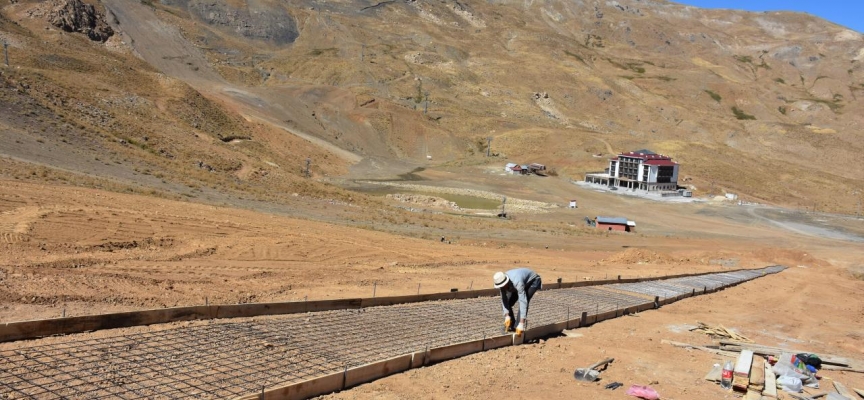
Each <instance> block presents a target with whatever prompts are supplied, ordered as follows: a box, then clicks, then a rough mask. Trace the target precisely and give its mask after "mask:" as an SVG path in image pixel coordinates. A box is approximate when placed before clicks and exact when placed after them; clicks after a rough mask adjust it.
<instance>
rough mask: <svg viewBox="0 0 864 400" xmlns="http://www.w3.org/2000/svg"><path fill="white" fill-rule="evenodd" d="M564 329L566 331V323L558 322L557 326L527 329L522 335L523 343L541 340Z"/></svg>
mask: <svg viewBox="0 0 864 400" xmlns="http://www.w3.org/2000/svg"><path fill="white" fill-rule="evenodd" d="M564 329H567V323H566V322H559V323H557V324H552V325H544V326H539V327H537V328H531V329H528V330H527V331H525V332H524V333H523V335H524V336H525V341H531V340H534V339H537V338H542V337H544V336H549V335H551V334H553V333H560V332H561V331H563V330H564Z"/></svg>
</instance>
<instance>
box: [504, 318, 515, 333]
mask: <svg viewBox="0 0 864 400" xmlns="http://www.w3.org/2000/svg"><path fill="white" fill-rule="evenodd" d="M511 326H513V320H512V319H510V316H509V315H508V316H506V317H504V332H510V327H511Z"/></svg>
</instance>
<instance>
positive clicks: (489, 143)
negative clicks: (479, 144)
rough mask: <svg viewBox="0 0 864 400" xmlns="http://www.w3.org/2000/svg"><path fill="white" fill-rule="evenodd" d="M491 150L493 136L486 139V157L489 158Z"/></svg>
mask: <svg viewBox="0 0 864 400" xmlns="http://www.w3.org/2000/svg"><path fill="white" fill-rule="evenodd" d="M490 150H492V136H489V137H487V138H486V157H489V151H490ZM505 199H506V197H505Z"/></svg>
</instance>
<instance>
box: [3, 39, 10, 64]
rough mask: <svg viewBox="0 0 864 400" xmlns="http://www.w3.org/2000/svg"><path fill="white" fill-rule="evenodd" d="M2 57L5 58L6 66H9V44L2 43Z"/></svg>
mask: <svg viewBox="0 0 864 400" xmlns="http://www.w3.org/2000/svg"><path fill="white" fill-rule="evenodd" d="M3 55H4V56H6V66H7V67H8V66H9V43H6V42H3Z"/></svg>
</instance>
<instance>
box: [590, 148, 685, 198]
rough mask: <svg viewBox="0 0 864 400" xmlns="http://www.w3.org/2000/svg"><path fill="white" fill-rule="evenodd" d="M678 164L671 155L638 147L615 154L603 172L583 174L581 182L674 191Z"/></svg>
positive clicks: (676, 186) (676, 184)
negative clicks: (637, 148)
mask: <svg viewBox="0 0 864 400" xmlns="http://www.w3.org/2000/svg"><path fill="white" fill-rule="evenodd" d="M678 167H679V165H678V163H677V162H675V161H672V158H671V157H669V156H664V155H662V154H657V153H654V152H653V151H651V150H646V149H642V150H637V151H630V152H627V153H621V154H618V156H617V157H615V158H612V159H610V160H609V168H608V170H607V171H604V172H603V173H590V174H586V175H585V182H591V183H599V184H603V185H606V186H610V187H621V188H627V189H639V190H647V191H666V190H677V189H678Z"/></svg>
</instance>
